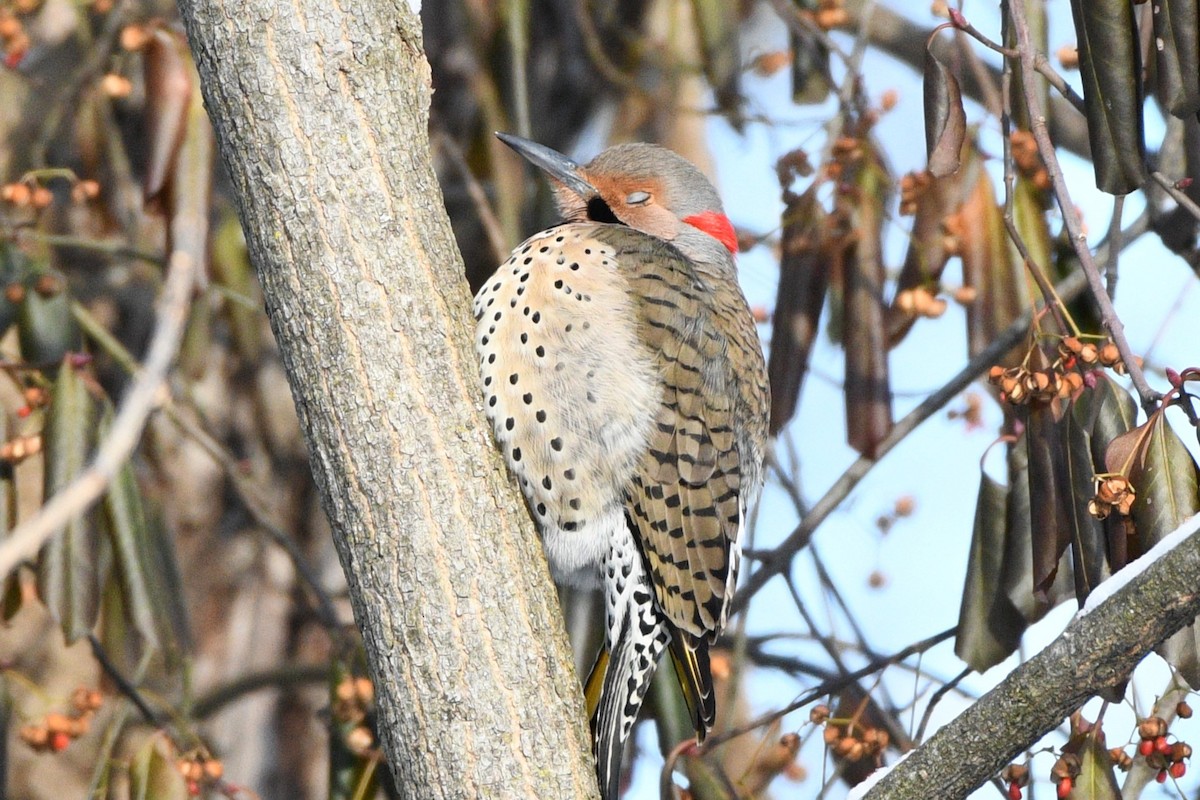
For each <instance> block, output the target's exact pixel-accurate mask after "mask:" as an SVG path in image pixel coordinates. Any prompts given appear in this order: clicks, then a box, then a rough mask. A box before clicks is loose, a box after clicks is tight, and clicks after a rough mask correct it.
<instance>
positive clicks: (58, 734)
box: [18, 686, 104, 753]
mask: <svg viewBox="0 0 1200 800" xmlns="http://www.w3.org/2000/svg"><path fill="white" fill-rule="evenodd" d="M103 702H104V700H103V698H102V697H101V696H100V692H98V691H96V690H95V689H88V688H86V687H84V686H80V687H79V688H78V689H76V690H75V691H74V692H72V694H71V708H70V711H69V712H67V713H66V714H64V713H62V712H60V711H52V712H50V713H49V714H46V716H44V717H42V719H41V720H39V721H38V722H31V723H29V724H26V725H22V726H21V730H20V731H19V732H18V735H19V736H20V737H21V741H23V742H25V744H27V745H29V746H30V747H32V748H33V749H34V750H36V751H37V752H39V753H45V752H54V753H61V752H62V751H63V750H66V749H67V746H68V745H70V744H71V742H73V741H75V740H76V739H78V738H79V737H80V736H83V735H84V734H86V733H87V732H88V730H89V729H90V728H91V726H92V717H94V716H95V715H96V711H97V709H99V708H100V706H101V705H102V704H103Z"/></svg>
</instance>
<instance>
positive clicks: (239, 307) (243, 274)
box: [198, 212, 262, 364]
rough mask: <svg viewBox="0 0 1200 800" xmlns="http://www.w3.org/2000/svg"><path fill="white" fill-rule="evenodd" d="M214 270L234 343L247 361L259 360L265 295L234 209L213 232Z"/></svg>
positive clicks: (215, 282)
mask: <svg viewBox="0 0 1200 800" xmlns="http://www.w3.org/2000/svg"><path fill="white" fill-rule="evenodd" d="M212 273H213V281H214V284H215V285H216V286H219V287H221V288H223V289H224V290H225V291H226V298H225V303H224V308H225V315H226V317H227V318H228V320H229V334H230V336H231V337H233V343H234V347H235V348H236V349H237V352H238V355H239V356H241V357H242V359H243V360H244V361H245V363H247V364H254V363H257V362H258V359H259V352H260V350H261V347H262V328H261V325H260V323H261V316H262V311H261V310H262V297H261V292H260V291H259V290H258V282H257V281H256V280H255V277H254V268H253V267H252V266H250V256H249V254H248V253H247V252H246V240H245V238H243V236H242V226H241V225H240V224H239V222H238V218H237V215H236V214H234V213H232V212H231V213H229V214H227V215H226V216H225V218H224V219H223V220H222V222H221V224H220V225H218V226H217V229H216V230H215V231H214V232H213V239H212ZM198 305H205V304H203V303H200V304H198Z"/></svg>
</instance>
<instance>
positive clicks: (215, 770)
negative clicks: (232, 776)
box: [175, 752, 225, 797]
mask: <svg viewBox="0 0 1200 800" xmlns="http://www.w3.org/2000/svg"><path fill="white" fill-rule="evenodd" d="M175 768H176V769H178V770H179V774H180V775H182V776H183V779H184V780H185V781H187V791H188V794H189V795H191V796H192V797H198V796H199V795H200V792H201V790H202V789H203V788H204V787H205V786H215V785H217V784H218V783H220V782H221V778H222V777H223V776H224V775H225V765H224V764H222V763H221V760H220V759H218V758H213V757H212V756H210V755H209V754H208V753H203V752H194V753H190V754H188V755H186V756H180V757H179V759H178V760H177V761H176V762H175Z"/></svg>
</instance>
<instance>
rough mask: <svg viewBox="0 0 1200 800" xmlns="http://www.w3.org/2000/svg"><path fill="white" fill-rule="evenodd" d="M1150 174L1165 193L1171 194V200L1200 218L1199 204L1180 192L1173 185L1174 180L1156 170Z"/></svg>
mask: <svg viewBox="0 0 1200 800" xmlns="http://www.w3.org/2000/svg"><path fill="white" fill-rule="evenodd" d="M1150 176H1151V177H1152V178H1154V180H1155V182H1156V183H1157V184H1158V185H1159V186H1161V187H1162V188H1163V189H1164V190H1165V191H1166V193H1167V194H1169V195H1171V199H1172V200H1174V201H1175V202H1176V203H1179V205H1181V206H1183V207H1184V208H1186V209H1187V210H1188V213H1189V214H1191V215H1192V216H1193V217H1195V218H1196V219H1200V205H1197V204H1196V201H1195V200H1193V199H1192V198H1190V197H1188V196H1187V195H1186V194H1184V193H1183V192H1181V191H1180V190H1179V187H1178V186H1176V185H1175V181H1173V180H1171V179H1170V178H1168V177H1167V176H1166V175H1163V174H1162V173H1161V172H1158V171H1157V170H1155V171H1154V172H1151V173H1150Z"/></svg>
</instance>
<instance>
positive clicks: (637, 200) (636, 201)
mask: <svg viewBox="0 0 1200 800" xmlns="http://www.w3.org/2000/svg"><path fill="white" fill-rule="evenodd" d="M649 199H650V193H649V192H630V193H629V195H628V196H627V197H626V198H625V202H626V203H628V204H629V205H631V206H638V205H641V204H642V203H645V202H646V201H647V200H649Z"/></svg>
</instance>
